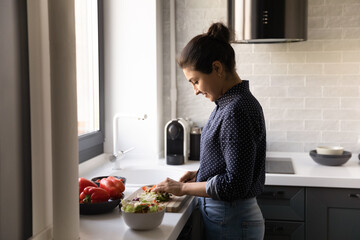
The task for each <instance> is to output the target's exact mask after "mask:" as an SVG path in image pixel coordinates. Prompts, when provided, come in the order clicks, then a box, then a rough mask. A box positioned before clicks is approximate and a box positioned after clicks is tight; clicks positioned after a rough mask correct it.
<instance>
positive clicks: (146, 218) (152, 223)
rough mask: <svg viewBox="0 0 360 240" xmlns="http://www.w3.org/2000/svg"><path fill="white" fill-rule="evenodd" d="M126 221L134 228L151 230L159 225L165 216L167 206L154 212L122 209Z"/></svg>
mask: <svg viewBox="0 0 360 240" xmlns="http://www.w3.org/2000/svg"><path fill="white" fill-rule="evenodd" d="M121 213H122V216H123V217H124V220H125V223H126V224H127V225H128V226H129V227H130V228H132V229H134V230H150V229H154V228H156V227H157V226H159V225H160V224H161V222H162V220H163V218H164V214H165V208H164V209H163V210H162V211H159V212H153V213H131V212H124V211H123V210H122V209H121Z"/></svg>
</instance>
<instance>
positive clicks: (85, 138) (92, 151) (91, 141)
mask: <svg viewBox="0 0 360 240" xmlns="http://www.w3.org/2000/svg"><path fill="white" fill-rule="evenodd" d="M97 2H98V35H99V39H98V44H99V108H100V109H99V111H100V129H99V130H98V131H94V132H91V133H87V134H84V135H81V136H79V137H78V141H79V163H82V162H84V161H86V160H89V159H90V158H93V157H95V156H97V155H100V154H102V153H104V140H105V124H104V123H105V104H104V14H103V13H104V11H103V0H97Z"/></svg>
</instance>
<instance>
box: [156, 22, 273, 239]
mask: <svg viewBox="0 0 360 240" xmlns="http://www.w3.org/2000/svg"><path fill="white" fill-rule="evenodd" d="M229 40H230V31H229V29H228V28H227V27H225V26H224V25H223V24H221V23H215V24H213V25H211V26H210V28H209V30H208V32H207V33H206V34H201V35H198V36H196V37H194V38H193V39H192V40H191V41H190V42H189V43H188V44H187V45H186V46H185V48H184V49H183V51H182V53H181V56H180V58H179V60H178V64H179V65H180V67H181V68H182V69H183V72H184V74H185V77H186V78H187V80H188V81H189V82H190V83H191V84H192V86H193V89H194V92H195V94H196V95H198V94H203V95H204V96H205V97H206V98H208V99H209V100H210V101H212V102H215V104H216V107H215V109H214V110H213V112H212V113H211V115H210V117H209V120H208V122H207V124H206V125H205V126H204V128H203V131H202V135H201V146H200V167H199V170H198V171H188V172H186V173H185V175H184V176H182V177H181V178H180V180H179V181H175V180H172V179H170V178H167V179H166V180H165V181H163V182H161V183H159V184H158V185H157V187H156V188H155V189H154V191H156V192H170V193H172V194H174V195H178V196H181V195H184V194H187V195H193V196H198V199H199V208H200V210H201V214H202V217H203V220H204V226H205V235H206V238H207V239H263V236H264V220H263V216H262V214H261V211H260V208H259V206H258V204H257V201H256V196H257V195H259V194H260V193H261V192H262V190H263V186H264V182H265V151H266V131H265V123H264V116H263V112H262V108H261V106H260V104H259V103H258V101H257V100H256V99H255V97H254V96H253V95H252V94H251V93H250V91H249V82H248V81H245V80H241V79H240V77H239V76H238V74H237V73H236V71H235V53H234V50H233V48H232V47H231V45H230V44H229Z"/></svg>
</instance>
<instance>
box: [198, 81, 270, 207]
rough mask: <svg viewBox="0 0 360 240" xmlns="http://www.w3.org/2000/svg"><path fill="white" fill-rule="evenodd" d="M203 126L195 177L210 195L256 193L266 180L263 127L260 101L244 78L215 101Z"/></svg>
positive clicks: (232, 197)
mask: <svg viewBox="0 0 360 240" xmlns="http://www.w3.org/2000/svg"><path fill="white" fill-rule="evenodd" d="M215 103H216V107H215V109H214V110H213V112H212V113H211V115H210V117H209V120H208V122H207V123H206V125H205V126H204V128H203V131H202V134H201V143H200V168H199V170H198V172H197V177H196V181H197V182H204V181H206V182H207V183H206V193H207V194H208V195H209V196H210V197H211V198H213V199H218V200H223V201H233V200H237V199H246V198H251V197H255V196H257V195H259V194H260V193H261V192H262V190H263V187H264V183H265V157H266V156H265V155H266V129H265V121H264V115H263V111H262V108H261V105H260V104H259V102H258V101H257V100H256V98H255V97H254V96H253V95H252V94H251V92H250V90H249V82H248V81H246V80H243V81H242V82H241V83H239V84H237V85H235V86H234V87H232V88H231V89H230V90H228V91H227V92H226V93H225V94H224V95H223V96H221V97H220V98H219V99H218V100H217V101H215Z"/></svg>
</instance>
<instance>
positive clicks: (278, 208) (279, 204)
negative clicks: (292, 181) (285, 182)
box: [257, 186, 305, 221]
mask: <svg viewBox="0 0 360 240" xmlns="http://www.w3.org/2000/svg"><path fill="white" fill-rule="evenodd" d="M257 200H258V203H259V206H260V208H261V211H262V213H263V216H264V218H265V219H271V220H291V221H304V219H305V188H302V187H278V186H265V188H264V192H263V193H262V194H261V195H259V196H258V197H257Z"/></svg>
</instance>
